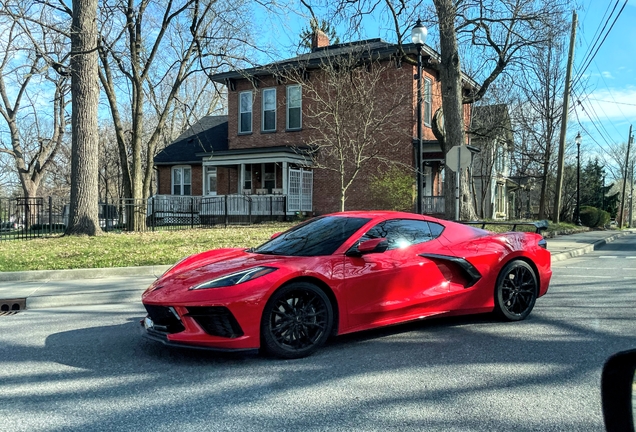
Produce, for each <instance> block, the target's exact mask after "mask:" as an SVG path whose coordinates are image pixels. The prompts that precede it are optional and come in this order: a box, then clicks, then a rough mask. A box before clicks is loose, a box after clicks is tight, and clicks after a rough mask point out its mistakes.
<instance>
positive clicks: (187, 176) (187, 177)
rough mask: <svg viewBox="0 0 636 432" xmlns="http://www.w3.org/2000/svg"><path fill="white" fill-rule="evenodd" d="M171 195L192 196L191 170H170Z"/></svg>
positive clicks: (187, 168)
mask: <svg viewBox="0 0 636 432" xmlns="http://www.w3.org/2000/svg"><path fill="white" fill-rule="evenodd" d="M172 195H192V168H190V167H174V168H172Z"/></svg>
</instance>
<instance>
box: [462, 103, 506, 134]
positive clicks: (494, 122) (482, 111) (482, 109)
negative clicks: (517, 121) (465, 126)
mask: <svg viewBox="0 0 636 432" xmlns="http://www.w3.org/2000/svg"><path fill="white" fill-rule="evenodd" d="M469 132H470V134H471V135H472V137H473V139H474V140H481V139H493V138H499V139H503V140H505V141H506V142H508V143H509V144H512V140H513V136H512V123H511V121H510V113H509V112H508V105H506V104H496V105H481V106H475V105H473V112H472V116H471V124H470V128H469Z"/></svg>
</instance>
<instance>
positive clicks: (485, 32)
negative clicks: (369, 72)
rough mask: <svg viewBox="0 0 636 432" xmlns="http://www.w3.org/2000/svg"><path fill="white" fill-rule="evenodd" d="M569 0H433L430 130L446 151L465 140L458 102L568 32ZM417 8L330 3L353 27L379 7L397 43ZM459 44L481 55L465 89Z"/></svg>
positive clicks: (416, 4)
mask: <svg viewBox="0 0 636 432" xmlns="http://www.w3.org/2000/svg"><path fill="white" fill-rule="evenodd" d="M310 3H311V5H313V4H314V3H316V4H318V3H320V2H310ZM568 4H569V1H568V0H540V1H535V0H433V5H434V10H433V11H430V12H431V13H430V16H434V17H435V18H434V19H431V20H429V24H430V25H436V26H437V28H438V31H439V48H440V59H439V60H440V68H439V71H440V79H441V82H442V86H441V87H442V95H441V96H442V110H443V124H442V123H441V122H440V120H441V119H442V116H441V115H437V116H436V119H437V122H438V124H437V127H436V128H434V129H433V130H434V131H436V136H437V138H438V140H439V141H440V142H441V143H442V144H443V145H442V148H443V149H444V150H445V151H446V152H447V151H448V150H450V148H451V147H453V146H456V145H462V144H464V143H465V142H466V141H465V122H464V109H463V106H462V105H463V104H467V103H473V102H476V101H478V100H479V99H481V98H482V97H483V96H484V95H485V94H486V92H487V91H488V88H489V87H490V85H491V84H492V83H493V82H494V81H495V80H496V79H497V78H498V77H499V76H500V75H501V74H502V73H503V72H504V71H505V70H510V69H512V68H514V67H515V66H516V65H518V64H520V63H521V62H525V60H526V59H527V58H528V57H527V56H528V48H531V47H534V46H544V45H545V44H546V43H547V41H548V38H549V37H551V36H553V35H554V34H557V33H559V32H561V31H566V30H565V29H566V26H565V19H564V16H563V12H564V10H563V9H564V7H566V6H567V5H568ZM420 8H422V9H423V7H422V2H421V1H419V0H412V1H409V0H356V1H351V0H340V1H338V2H336V3H335V4H333V5H332V9H333V10H334V13H335V14H336V16H338V17H339V18H340V19H349V22H350V23H351V26H352V27H353V28H354V29H355V30H357V29H358V28H357V26H359V25H360V23H361V21H362V18H363V17H364V16H365V15H368V14H372V13H376V12H377V11H378V10H381V11H382V13H383V14H384V16H385V17H386V21H387V22H388V23H389V24H390V25H392V26H393V28H394V29H395V36H396V39H397V41H398V45H400V44H401V43H402V41H404V40H405V38H406V37H408V32H409V30H410V26H412V24H413V21H414V20H413V17H414V16H417V15H419V14H420V13H421V12H420ZM409 21H410V23H409ZM460 44H461V45H470V51H469V52H470V55H471V56H478V58H480V59H482V67H481V68H479V69H480V70H481V71H482V73H481V74H480V76H476V77H473V78H474V79H475V80H476V83H475V85H472V86H471V89H470V90H469V91H466V89H465V88H464V85H463V84H464V80H465V76H463V75H462V61H461V58H460V57H461V56H460ZM407 60H410V61H411V62H412V61H413V59H407ZM455 175H456V174H454V173H452V172H447V173H446V175H445V183H444V196H445V203H446V204H445V206H446V208H445V213H446V216H447V217H449V218H450V217H452V216H453V214H454V205H453V203H454V200H453V192H454V184H455ZM462 184H463V185H466V187H465V188H464V190H462V203H463V206H462V214H461V216H460V217H461V218H462V219H465V218H472V217H474V209H473V207H472V205H471V204H472V201H471V200H470V199H469V197H468V194H469V189H468V187H467V185H468V182H462Z"/></svg>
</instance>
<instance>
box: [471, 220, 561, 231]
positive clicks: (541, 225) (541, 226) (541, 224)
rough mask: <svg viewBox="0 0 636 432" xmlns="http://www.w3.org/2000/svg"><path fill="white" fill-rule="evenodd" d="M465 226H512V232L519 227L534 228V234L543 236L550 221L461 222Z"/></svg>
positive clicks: (482, 227) (484, 227) (483, 227)
mask: <svg viewBox="0 0 636 432" xmlns="http://www.w3.org/2000/svg"><path fill="white" fill-rule="evenodd" d="M461 223H463V224H464V225H481V229H486V225H507V226H512V231H517V227H518V226H533V227H534V230H535V231H534V232H535V233H537V234H541V231H544V230H547V229H548V221H547V220H540V221H537V222H491V221H471V222H461Z"/></svg>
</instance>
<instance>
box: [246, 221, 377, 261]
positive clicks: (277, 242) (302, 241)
mask: <svg viewBox="0 0 636 432" xmlns="http://www.w3.org/2000/svg"><path fill="white" fill-rule="evenodd" d="M370 220H371V219H368V218H360V217H342V216H325V217H317V218H315V219H312V220H310V221H308V222H306V223H304V224H300V225H298V226H296V227H294V228H292V229H290V230H289V231H287V232H285V233H283V234H281V235H280V236H278V237H276V238H273V239H272V240H270V241H268V242H267V243H265V244H263V245H261V246H259V247H257V248H256V249H254V250H253V252H254V253H259V254H268V255H287V256H321V255H331V254H332V253H334V252H335V251H336V249H338V248H339V247H340V245H342V244H343V243H344V242H345V241H346V240H347V239H348V238H349V237H351V235H352V234H353V233H355V232H356V231H358V230H359V229H360V228H362V226H363V225H364V224H366V223H367V222H369V221H370Z"/></svg>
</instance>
